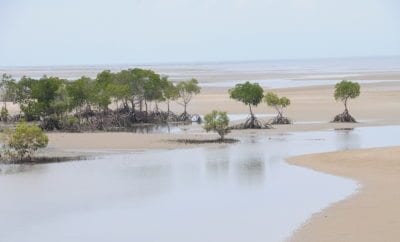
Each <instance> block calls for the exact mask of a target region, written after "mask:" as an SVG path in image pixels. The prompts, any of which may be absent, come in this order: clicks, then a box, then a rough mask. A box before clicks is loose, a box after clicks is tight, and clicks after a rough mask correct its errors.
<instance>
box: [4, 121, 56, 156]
mask: <svg viewBox="0 0 400 242" xmlns="http://www.w3.org/2000/svg"><path fill="white" fill-rule="evenodd" d="M48 142H49V139H48V137H47V135H46V134H44V132H43V130H42V129H41V128H40V127H38V126H36V125H29V124H27V123H25V122H21V123H19V124H18V125H17V126H16V128H15V130H9V131H8V132H6V138H5V144H4V145H3V149H2V152H1V158H2V161H31V159H32V155H33V154H34V152H35V151H37V150H38V149H40V148H45V147H46V146H47V144H48Z"/></svg>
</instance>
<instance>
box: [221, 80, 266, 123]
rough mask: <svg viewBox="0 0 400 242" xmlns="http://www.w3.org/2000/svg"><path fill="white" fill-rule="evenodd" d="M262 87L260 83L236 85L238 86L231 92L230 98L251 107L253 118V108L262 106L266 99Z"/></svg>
mask: <svg viewBox="0 0 400 242" xmlns="http://www.w3.org/2000/svg"><path fill="white" fill-rule="evenodd" d="M263 92H264V91H263V89H262V87H261V86H260V85H259V84H258V83H250V82H245V83H243V84H236V86H235V87H234V88H232V89H230V90H229V95H230V98H232V99H235V100H237V101H239V102H242V103H244V104H246V105H248V106H249V108H250V114H251V115H252V116H253V111H252V110H251V106H257V105H258V104H260V102H261V100H262V98H263V97H264V93H263Z"/></svg>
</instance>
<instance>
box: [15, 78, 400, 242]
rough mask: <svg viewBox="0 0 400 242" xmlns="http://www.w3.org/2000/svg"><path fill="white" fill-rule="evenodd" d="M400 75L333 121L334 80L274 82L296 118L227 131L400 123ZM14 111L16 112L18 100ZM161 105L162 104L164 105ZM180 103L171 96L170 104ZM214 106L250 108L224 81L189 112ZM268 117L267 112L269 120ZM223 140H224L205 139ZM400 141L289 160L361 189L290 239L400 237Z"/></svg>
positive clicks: (58, 143) (116, 137) (100, 145)
mask: <svg viewBox="0 0 400 242" xmlns="http://www.w3.org/2000/svg"><path fill="white" fill-rule="evenodd" d="M399 90H400V83H399V82H387V83H373V84H363V85H362V90H361V96H360V97H359V98H357V99H356V100H351V101H350V112H351V114H352V115H353V116H354V117H356V119H357V120H359V121H360V123H357V124H333V123H329V121H330V120H331V119H332V118H333V116H334V115H336V114H338V113H341V112H342V111H343V105H342V104H341V103H337V102H335V101H334V99H333V87H332V86H313V87H302V88H286V89H275V90H274V91H276V92H277V93H278V94H279V95H284V96H287V97H289V98H290V99H291V100H292V105H291V106H290V107H289V108H288V109H287V111H286V115H287V116H288V117H290V118H291V119H292V120H293V121H294V122H295V123H294V124H293V125H282V126H275V128H274V129H271V130H241V131H236V130H235V131H233V132H232V133H231V134H229V135H228V136H227V137H228V138H239V139H240V138H242V137H246V136H268V135H273V134H279V133H289V132H301V131H321V130H332V129H343V128H356V127H363V126H381V125H400V112H398V107H399V106H400V91H399ZM10 107H14V110H13V111H14V112H17V108H15V107H16V106H15V105H14V106H10ZM160 107H161V108H165V107H163V106H162V105H160ZM181 109H182V107H180V106H178V105H176V104H174V105H172V110H173V111H174V112H180V110H181ZM212 109H218V110H223V111H227V112H228V113H231V114H245V113H248V109H247V107H246V106H245V105H243V104H241V103H238V102H235V101H233V100H231V99H229V97H228V94H227V89H226V88H204V89H203V90H202V93H201V94H200V95H198V96H196V97H195V98H194V99H193V101H192V103H191V104H190V106H189V112H191V113H198V114H205V113H207V112H209V111H211V110H212ZM254 110H255V113H256V114H274V111H273V110H272V109H270V108H268V107H267V106H266V105H265V104H260V105H259V106H258V107H257V108H255V109H254ZM264 121H266V120H264ZM48 136H49V140H50V142H49V146H48V148H46V149H45V150H43V151H42V152H40V155H44V156H82V155H101V154H104V153H114V152H130V151H138V150H147V149H176V148H192V147H198V146H199V145H193V144H182V143H178V142H175V141H174V140H177V139H183V138H185V139H213V138H217V137H218V136H217V135H216V134H214V133H206V132H204V131H203V130H202V129H201V127H199V126H197V127H196V128H195V129H191V128H189V129H188V130H187V131H184V132H181V133H170V134H168V133H153V134H141V133H126V132H119V133H115V132H114V133H104V132H93V133H58V132H54V133H52V132H51V133H48ZM204 145H212V146H216V145H226V144H202V146H204ZM396 157H400V148H382V149H369V150H356V151H348V152H338V153H327V154H320V155H306V156H302V157H297V158H292V159H290V162H291V163H293V164H295V165H301V166H305V167H309V168H311V169H315V170H318V171H322V172H326V173H329V174H334V175H338V176H344V177H349V178H352V179H355V180H357V181H360V182H361V184H362V185H363V188H362V190H361V192H359V193H357V194H355V195H354V196H352V197H351V198H349V199H347V200H344V201H342V202H339V203H337V204H334V205H333V206H331V207H329V208H327V209H326V210H323V211H322V212H321V213H318V214H316V215H314V216H313V217H312V219H311V220H309V221H308V222H307V223H306V224H305V225H304V226H303V227H302V228H301V229H300V230H298V231H297V232H296V233H295V234H294V236H293V237H292V240H291V241H396V239H398V238H400V232H399V231H400V230H399V229H398V228H400V219H399V218H400V209H399V207H398V204H399V202H400V194H399V193H398V192H397V190H398V189H397V190H396V188H398V187H399V185H400V176H399V174H400V162H399V160H398V158H396Z"/></svg>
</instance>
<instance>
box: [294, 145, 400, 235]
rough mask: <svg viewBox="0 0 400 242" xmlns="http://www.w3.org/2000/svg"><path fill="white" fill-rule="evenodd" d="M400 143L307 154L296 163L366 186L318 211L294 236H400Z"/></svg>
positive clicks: (296, 160)
mask: <svg viewBox="0 0 400 242" xmlns="http://www.w3.org/2000/svg"><path fill="white" fill-rule="evenodd" d="M399 157H400V147H391V148H379V149H364V150H354V151H346V152H335V153H325V154H317V155H305V156H300V157H295V158H291V159H290V160H289V161H290V163H292V164H295V165H300V166H304V167H308V168H310V169H313V170H317V171H321V172H326V173H329V174H334V175H337V176H343V177H347V178H352V179H354V180H357V181H359V182H360V183H361V185H362V187H361V189H360V191H359V192H358V193H356V194H354V195H352V196H351V197H350V198H349V199H346V200H344V201H342V202H338V203H336V204H334V205H333V206H331V207H329V208H328V209H325V210H323V211H322V212H320V213H318V214H315V215H314V216H313V217H312V218H311V220H309V221H308V222H307V223H306V224H305V225H304V226H303V227H301V228H300V229H299V230H298V231H296V232H295V233H294V236H293V237H292V238H291V239H290V241H326V242H329V241H352V242H358V241H360V242H368V241H371V242H372V241H398V240H399V238H400V229H399V228H400V207H399V204H400V192H399V187H400V158H399Z"/></svg>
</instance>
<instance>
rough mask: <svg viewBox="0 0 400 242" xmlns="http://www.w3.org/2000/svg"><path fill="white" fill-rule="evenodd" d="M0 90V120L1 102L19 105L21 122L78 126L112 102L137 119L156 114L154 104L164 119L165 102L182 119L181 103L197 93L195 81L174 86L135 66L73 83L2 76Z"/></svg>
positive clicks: (104, 111) (5, 116) (105, 110)
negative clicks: (175, 106) (74, 121)
mask: <svg viewBox="0 0 400 242" xmlns="http://www.w3.org/2000/svg"><path fill="white" fill-rule="evenodd" d="M0 88H1V90H0V93H1V99H2V100H3V102H4V105H3V107H2V112H1V115H2V116H1V118H2V120H3V121H7V119H8V110H7V106H6V103H7V101H12V102H14V103H18V104H19V106H20V109H21V112H22V114H23V118H24V119H25V120H26V121H34V120H45V119H46V118H49V117H52V118H56V119H58V120H65V117H66V116H68V115H71V114H74V116H75V117H76V118H78V119H79V122H80V120H81V117H82V115H84V114H85V113H86V114H87V113H90V112H97V113H99V114H102V115H103V116H104V115H106V114H107V113H109V112H110V111H111V110H110V108H109V106H110V105H111V104H112V103H113V102H114V103H115V106H116V107H117V110H124V111H125V112H131V113H137V112H140V113H142V114H143V115H147V114H149V113H150V112H160V110H159V106H158V104H159V103H160V102H166V103H167V105H168V110H167V113H168V115H169V114H170V109H169V103H170V102H171V101H177V102H178V103H179V104H181V105H182V106H183V108H184V110H183V114H182V117H183V118H184V119H188V118H189V117H190V115H188V113H187V105H188V104H189V103H190V101H191V99H192V97H193V95H196V94H198V93H199V92H200V87H199V86H198V81H197V80H196V79H191V80H188V81H181V82H179V83H177V84H175V83H173V82H172V81H170V80H168V78H167V77H165V76H161V75H159V74H157V73H155V72H154V71H152V70H144V69H139V68H136V69H129V70H122V71H120V72H117V73H112V72H111V71H103V72H101V73H99V74H98V75H97V77H96V78H95V79H91V78H89V77H81V78H79V79H77V80H74V81H68V80H64V79H60V78H57V77H47V76H43V77H42V78H40V79H33V78H29V77H23V78H21V80H19V81H18V82H17V81H15V80H14V79H12V78H11V76H9V75H6V74H4V75H3V76H2V79H1V82H0ZM151 104H154V106H153V107H154V109H153V110H150V105H151ZM183 121H185V120H183Z"/></svg>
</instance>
